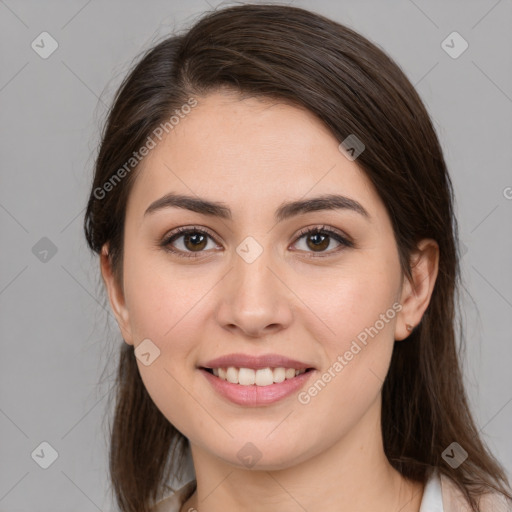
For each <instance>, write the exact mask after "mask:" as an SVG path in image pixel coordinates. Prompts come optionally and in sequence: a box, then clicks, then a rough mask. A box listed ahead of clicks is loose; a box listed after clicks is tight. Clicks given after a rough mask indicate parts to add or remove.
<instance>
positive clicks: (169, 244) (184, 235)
mask: <svg viewBox="0 0 512 512" xmlns="http://www.w3.org/2000/svg"><path fill="white" fill-rule="evenodd" d="M208 238H210V239H212V240H214V238H213V236H212V235H211V234H210V233H209V232H208V231H207V230H205V229H203V228H198V227H195V226H193V227H181V228H178V229H175V230H174V231H173V232H171V233H170V234H169V235H168V236H167V237H165V238H164V240H163V241H162V242H161V244H160V245H161V246H162V247H164V248H165V250H166V251H169V252H171V253H173V254H176V256H180V257H184V258H197V257H199V256H201V253H202V252H203V250H204V249H205V248H207V244H208ZM180 239H183V240H182V244H181V245H182V247H183V248H178V249H176V248H175V247H174V246H173V244H174V242H176V241H177V240H180ZM194 253H199V254H197V255H195V254H194Z"/></svg>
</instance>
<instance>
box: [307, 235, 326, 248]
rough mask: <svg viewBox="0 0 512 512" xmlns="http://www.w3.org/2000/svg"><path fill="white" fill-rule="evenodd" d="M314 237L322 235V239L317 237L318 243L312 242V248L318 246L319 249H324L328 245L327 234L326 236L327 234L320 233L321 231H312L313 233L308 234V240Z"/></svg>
mask: <svg viewBox="0 0 512 512" xmlns="http://www.w3.org/2000/svg"><path fill="white" fill-rule="evenodd" d="M316 237H323V240H318V239H317V242H318V243H317V242H313V246H312V248H316V249H318V248H320V249H325V248H326V247H328V246H329V242H328V239H329V236H328V235H322V234H321V233H314V234H313V235H310V237H309V239H310V240H311V239H313V238H315V239H316ZM326 240H327V243H325V242H326Z"/></svg>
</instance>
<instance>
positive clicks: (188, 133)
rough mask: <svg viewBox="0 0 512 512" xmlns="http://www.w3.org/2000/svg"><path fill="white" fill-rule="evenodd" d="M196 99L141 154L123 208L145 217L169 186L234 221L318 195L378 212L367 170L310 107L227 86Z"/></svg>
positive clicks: (373, 213)
mask: <svg viewBox="0 0 512 512" xmlns="http://www.w3.org/2000/svg"><path fill="white" fill-rule="evenodd" d="M196 99H197V101H198V104H197V106H195V107H194V108H193V109H191V111H190V112H189V113H188V114H187V115H184V116H183V117H182V118H180V120H179V122H178V124H176V125H175V126H174V128H173V129H172V130H170V131H169V133H168V135H166V136H165V137H164V138H163V139H162V141H161V142H159V143H158V144H157V146H156V147H155V148H154V149H152V150H151V151H150V153H149V154H148V155H147V156H146V157H145V159H144V160H143V162H142V165H141V168H139V169H138V170H137V173H138V176H137V180H136V181H135V182H134V186H133V189H132V191H131V194H130V198H129V200H128V212H127V214H128V213H130V214H131V215H135V216H137V217H139V218H140V217H142V216H143V215H144V211H145V209H146V208H147V207H148V206H149V204H151V203H152V202H154V201H155V200H156V199H159V198H160V197H161V196H163V195H165V194H167V193H169V192H174V193H180V194H187V195H195V196H199V197H201V198H208V199H211V200H216V201H222V202H224V203H227V204H229V205H230V207H231V209H232V211H233V220H236V217H237V215H238V216H239V217H240V218H242V217H243V216H244V215H248V216H250V215H254V214H255V213H257V212H260V213H261V211H262V209H265V210H267V209H269V210H273V209H275V208H277V207H278V205H279V204H280V203H282V202H283V200H284V199H288V200H290V199H299V198H307V197H308V196H311V197H313V196H315V197H316V196H318V195H322V194H343V195H345V196H348V197H352V198H353V199H355V200H357V201H359V202H361V203H364V206H365V208H366V209H367V210H368V211H369V213H370V215H371V216H372V217H374V216H375V215H378V214H379V213H383V205H382V203H380V198H379V196H378V194H377V193H376V191H375V189H374V187H373V185H372V184H371V182H370V181H369V179H368V178H367V177H366V175H365V173H364V172H363V171H362V170H361V169H360V168H359V167H358V165H357V164H356V161H351V160H349V159H347V158H346V157H345V155H344V154H342V153H341V152H340V151H339V149H338V146H339V143H340V141H338V140H337V139H336V137H334V135H333V134H332V133H331V132H330V131H329V130H328V128H327V127H326V126H325V125H324V124H323V123H322V122H321V121H320V120H319V119H318V118H317V117H316V116H315V115H314V114H312V113H311V112H309V111H308V110H306V109H303V108H299V107H296V106H292V105H289V104H284V103H281V102H279V101H278V100H272V99H256V98H245V99H241V98H240V96H237V95H235V94H233V93H224V92H217V93H212V94H210V95H208V96H206V97H200V98H196ZM251 212H252V213H251Z"/></svg>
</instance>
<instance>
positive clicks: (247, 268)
mask: <svg viewBox="0 0 512 512" xmlns="http://www.w3.org/2000/svg"><path fill="white" fill-rule="evenodd" d="M273 256H274V253H273V251H272V250H271V248H269V247H267V246H265V247H264V246H263V243H259V242H257V241H256V240H255V239H251V237H247V239H245V240H244V241H242V242H241V243H240V244H239V246H238V247H237V248H236V254H234V255H233V268H232V271H231V272H230V273H229V285H228V290H226V291H227V294H224V293H223V297H222V299H221V301H222V306H221V308H220V310H219V321H220V322H221V323H222V324H224V326H228V325H229V326H231V327H233V325H234V326H237V327H238V328H240V329H241V330H243V331H245V332H246V333H247V334H251V335H253V336H256V335H258V333H260V332H262V331H264V330H266V329H267V328H268V327H269V326H272V327H273V328H276V326H278V325H279V326H281V327H284V326H285V325H287V324H288V323H289V322H290V320H291V311H290V304H289V297H288V296H287V293H286V287H285V286H284V285H283V283H282V282H281V280H280V279H278V278H277V277H276V275H275V273H276V268H278V267H279V265H277V264H276V262H275V261H274V257H273ZM281 279H282V278H281ZM283 280H284V279H283Z"/></svg>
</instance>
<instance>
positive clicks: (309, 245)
mask: <svg viewBox="0 0 512 512" xmlns="http://www.w3.org/2000/svg"><path fill="white" fill-rule="evenodd" d="M303 238H305V246H306V249H305V250H306V252H308V249H312V250H313V251H312V252H313V253H326V254H317V255H313V256H311V255H309V256H308V257H313V258H314V257H325V256H330V255H332V254H333V253H338V252H339V251H340V250H341V249H342V248H343V247H354V244H353V242H352V241H351V240H349V239H348V238H347V237H345V236H343V235H342V234H341V233H340V232H338V231H337V230H334V229H332V228H329V227H327V226H315V227H313V228H304V229H302V230H301V231H300V232H299V235H298V238H297V241H300V240H302V239H303ZM332 240H335V241H336V242H338V244H339V246H338V248H337V249H333V250H331V251H326V250H325V249H327V248H328V247H329V245H330V243H331V242H332Z"/></svg>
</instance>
